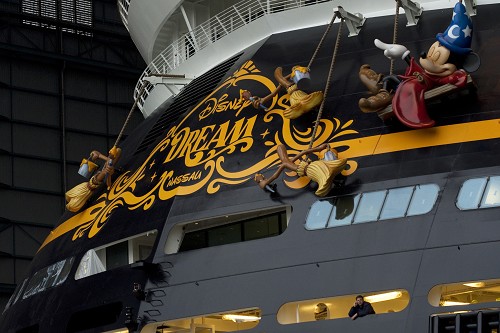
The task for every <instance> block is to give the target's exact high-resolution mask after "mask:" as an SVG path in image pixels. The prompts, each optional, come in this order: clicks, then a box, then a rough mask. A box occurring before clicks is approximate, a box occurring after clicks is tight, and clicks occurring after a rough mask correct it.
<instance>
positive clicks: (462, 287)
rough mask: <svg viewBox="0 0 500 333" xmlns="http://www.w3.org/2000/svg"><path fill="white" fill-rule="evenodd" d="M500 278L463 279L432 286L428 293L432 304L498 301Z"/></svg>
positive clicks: (467, 303)
mask: <svg viewBox="0 0 500 333" xmlns="http://www.w3.org/2000/svg"><path fill="white" fill-rule="evenodd" d="M499 286H500V279H492V280H478V281H465V282H456V283H448V284H441V285H437V286H435V287H433V288H432V289H431V291H430V292H429V295H428V300H429V303H430V304H431V305H432V306H436V307H438V306H460V305H462V306H465V305H470V304H478V303H489V302H498V301H500V288H499Z"/></svg>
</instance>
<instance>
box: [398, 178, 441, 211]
mask: <svg viewBox="0 0 500 333" xmlns="http://www.w3.org/2000/svg"><path fill="white" fill-rule="evenodd" d="M438 192H439V187H438V186H437V185H434V184H429V185H417V186H415V191H414V192H413V197H412V199H411V202H410V206H409V207H408V213H407V214H406V216H414V215H423V214H427V213H428V212H430V211H431V209H432V207H433V206H434V203H435V202H436V199H437V195H438Z"/></svg>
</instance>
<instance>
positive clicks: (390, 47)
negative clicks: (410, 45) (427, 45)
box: [374, 39, 410, 60]
mask: <svg viewBox="0 0 500 333" xmlns="http://www.w3.org/2000/svg"><path fill="white" fill-rule="evenodd" d="M374 43H375V46H376V47H378V48H379V49H381V50H384V55H385V56H386V57H387V58H389V59H397V58H401V59H403V60H404V58H406V56H408V55H409V54H410V51H408V49H407V48H406V46H403V45H399V44H386V43H384V42H382V41H380V40H378V39H375V40H374Z"/></svg>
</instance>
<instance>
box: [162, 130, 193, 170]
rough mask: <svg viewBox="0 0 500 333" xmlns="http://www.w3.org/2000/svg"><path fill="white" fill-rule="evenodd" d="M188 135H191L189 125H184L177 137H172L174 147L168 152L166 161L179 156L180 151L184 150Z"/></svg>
mask: <svg viewBox="0 0 500 333" xmlns="http://www.w3.org/2000/svg"><path fill="white" fill-rule="evenodd" d="M188 136H189V127H184V128H183V129H181V130H180V131H179V133H177V134H176V135H175V137H174V138H173V139H172V142H171V146H172V148H171V149H170V151H169V152H168V154H167V157H166V158H165V161H164V163H167V162H170V161H172V160H173V159H175V158H177V157H178V155H179V153H180V152H181V151H182V148H183V146H184V144H185V142H186V139H187V138H188Z"/></svg>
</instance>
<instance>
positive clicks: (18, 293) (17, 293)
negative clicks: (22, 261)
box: [4, 278, 28, 311]
mask: <svg viewBox="0 0 500 333" xmlns="http://www.w3.org/2000/svg"><path fill="white" fill-rule="evenodd" d="M26 282H28V279H27V278H26V279H24V281H23V283H22V284H18V285H17V287H16V289H15V290H14V293H13V294H12V296H10V298H9V301H8V302H7V304H6V305H5V309H4V311H6V310H7V309H8V308H10V307H11V306H12V305H14V304H16V302H17V300H18V299H19V296H21V294H22V292H23V291H24V287H25V285H26Z"/></svg>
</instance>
